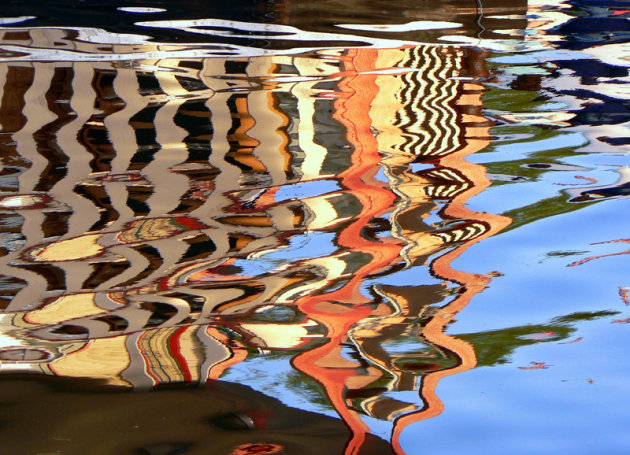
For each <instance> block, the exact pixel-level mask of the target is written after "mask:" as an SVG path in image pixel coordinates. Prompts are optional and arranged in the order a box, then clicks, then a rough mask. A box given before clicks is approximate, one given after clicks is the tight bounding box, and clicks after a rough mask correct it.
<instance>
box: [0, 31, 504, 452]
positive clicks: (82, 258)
mask: <svg viewBox="0 0 630 455" xmlns="http://www.w3.org/2000/svg"><path fill="white" fill-rule="evenodd" d="M44 32H45V31H44V30H41V29H39V30H32V31H31V32H30V33H35V34H42V33H44ZM0 33H4V39H7V35H8V34H9V33H15V32H7V31H4V32H0ZM24 33H28V32H24ZM17 38H19V37H16V36H15V34H14V35H10V36H9V39H17ZM59 39H60V40H62V41H63V40H64V39H65V38H59ZM64 42H65V41H64ZM485 57H486V56H485V54H484V53H483V52H481V51H478V50H472V49H464V48H457V47H438V46H401V47H398V48H388V49H374V48H366V49H349V50H321V51H312V52H308V53H304V54H300V55H295V56H282V55H272V56H261V57H255V58H204V59H199V58H180V59H177V58H165V59H159V60H158V59H156V60H144V61H142V65H141V66H140V67H134V64H133V63H129V64H124V65H123V64H122V63H116V64H111V63H106V62H83V61H81V62H55V63H52V62H34V63H25V62H20V63H16V64H12V63H5V64H3V66H2V67H1V68H0V75H1V82H2V83H1V86H2V90H3V94H2V104H1V105H0V124H1V125H2V131H1V133H0V147H1V148H2V150H3V167H2V174H1V177H2V178H1V185H2V188H1V190H2V192H3V193H2V197H1V199H0V222H1V223H2V226H3V238H2V250H1V252H2V257H0V271H1V272H2V273H3V275H4V276H3V277H2V287H1V292H2V295H1V298H2V306H3V313H2V315H1V317H2V321H3V325H4V326H5V327H8V329H7V330H5V333H4V334H3V335H2V336H3V338H2V343H3V348H2V349H3V351H2V352H1V353H0V355H1V356H2V359H3V362H2V365H1V366H2V370H3V371H6V372H39V373H44V374H48V375H59V376H69V377H93V378H101V379H103V380H105V381H106V382H107V383H109V384H111V385H122V386H127V387H134V388H148V387H152V386H155V385H160V384H169V383H182V382H186V383H189V382H197V383H203V382H206V381H208V380H212V379H218V378H220V377H221V376H222V375H223V374H224V372H226V371H227V370H228V369H229V368H230V367H232V366H234V365H236V364H238V363H241V362H246V361H247V359H248V358H251V357H253V356H256V355H265V353H267V352H269V351H274V350H280V351H287V352H289V353H290V354H291V356H292V360H291V362H292V365H293V366H294V367H295V368H296V369H297V370H299V371H301V372H302V373H304V374H306V375H307V376H309V377H310V378H312V379H314V380H316V381H317V382H318V383H319V384H320V385H321V387H322V390H323V393H324V394H325V395H326V396H327V398H328V400H329V401H330V403H331V404H332V406H333V407H334V408H335V410H336V411H337V413H338V414H339V415H340V416H341V417H342V418H343V420H344V421H345V422H346V424H347V425H348V426H349V427H350V428H351V430H352V438H351V440H350V441H349V442H348V445H347V447H346V453H356V452H357V451H358V450H359V449H360V447H361V446H362V444H363V442H364V439H365V437H366V435H367V434H368V433H369V431H370V430H369V428H368V425H367V424H366V423H365V417H364V416H370V417H374V418H377V419H382V420H389V421H393V433H392V444H393V447H394V449H395V450H397V451H398V452H399V453H402V449H401V448H400V446H399V443H398V439H399V436H400V434H401V432H402V431H403V429H404V428H405V427H406V426H408V425H409V424H411V423H413V422H415V421H418V420H420V419H423V418H428V417H431V416H434V415H437V414H439V413H440V412H441V410H442V409H443V404H442V402H441V401H440V400H439V398H438V397H437V395H436V394H435V387H436V385H437V383H438V381H439V380H440V379H441V378H443V377H445V376H447V375H451V374H455V373H458V372H462V371H465V370H467V369H470V368H472V367H474V366H475V364H476V357H475V352H474V350H473V348H472V345H470V344H469V343H468V342H466V341H464V340H461V339H458V338H455V337H452V336H449V335H446V334H445V333H444V329H445V327H446V325H447V324H448V323H449V322H450V321H451V320H452V318H453V317H454V316H455V314H457V313H458V312H459V311H460V310H461V309H462V308H463V307H464V306H465V305H466V304H467V303H468V302H469V301H470V299H471V298H472V297H473V296H474V295H475V294H477V293H478V292H480V291H481V290H483V289H484V287H485V286H486V285H487V284H488V282H489V281H490V278H489V277H488V276H485V275H478V274H471V273H465V272H461V271H458V270H455V269H453V268H452V267H451V265H450V264H451V262H452V261H453V260H454V259H455V258H457V257H458V256H459V255H460V254H461V253H462V252H463V251H464V250H466V249H467V248H468V247H469V246H470V245H472V244H474V243H476V242H478V241H480V240H482V239H484V238H487V237H489V236H492V235H494V234H495V233H497V232H499V231H500V230H501V229H503V228H504V227H505V226H507V225H508V224H509V222H510V219H508V218H506V217H503V216H498V215H491V214H488V213H479V212H475V211H472V210H470V209H468V208H467V207H466V202H467V201H468V200H469V199H470V198H471V197H472V196H474V195H476V194H478V193H480V192H482V191H483V190H484V189H485V188H486V187H487V186H488V185H489V181H488V180H487V178H486V176H485V168H483V166H480V165H475V164H471V163H469V162H468V161H466V159H465V158H466V156H467V155H469V154H471V153H475V152H477V151H480V150H482V149H483V148H484V147H485V146H486V145H487V144H488V143H489V141H490V137H489V133H488V128H489V126H490V122H489V121H488V120H487V119H486V118H484V117H483V115H482V113H481V109H482V101H481V95H482V93H483V90H484V89H483V87H482V86H481V85H480V84H478V83H476V82H474V78H472V77H471V76H476V75H483V71H484V68H485V63H484V61H485V60H484V59H485ZM412 269H413V270H425V273H426V272H427V271H429V272H430V275H429V278H428V279H425V281H426V283H424V282H422V279H419V280H418V282H414V283H404V284H397V283H399V282H398V281H397V280H392V281H391V282H390V281H388V280H387V279H385V280H384V278H386V277H393V276H396V274H400V273H403V272H405V271H408V270H412ZM419 274H420V272H419ZM401 340H402V341H405V342H406V343H407V346H408V347H407V348H406V350H402V351H401V350H400V348H399V347H397V342H399V341H401ZM403 351H404V352H403ZM408 391H417V392H418V400H417V401H416V402H408V401H406V399H403V398H400V399H399V398H398V396H401V397H402V396H408V395H407V394H404V393H402V394H399V393H398V392H408Z"/></svg>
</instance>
